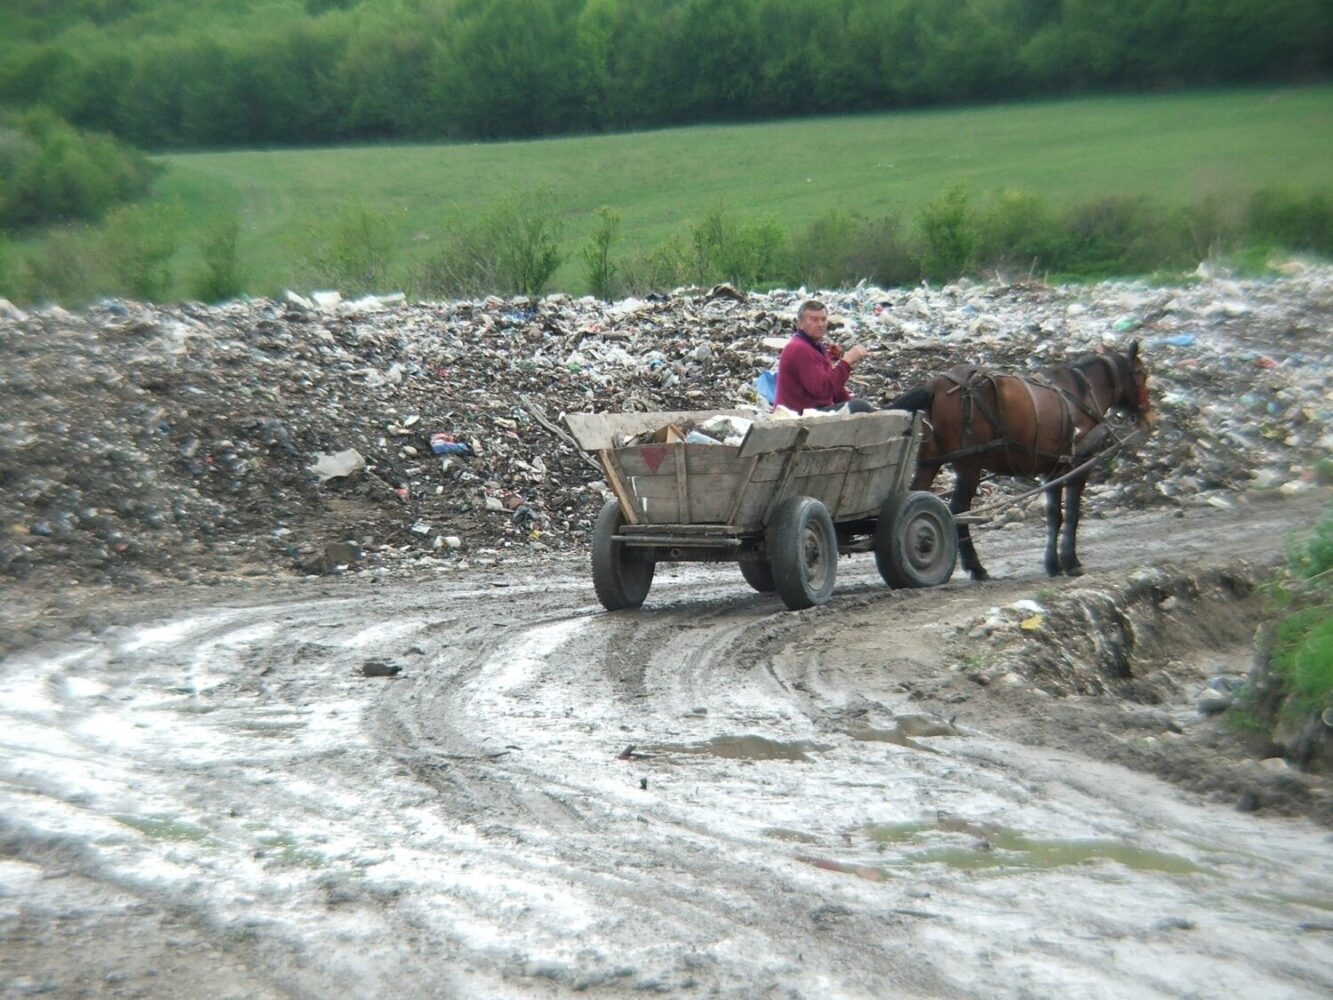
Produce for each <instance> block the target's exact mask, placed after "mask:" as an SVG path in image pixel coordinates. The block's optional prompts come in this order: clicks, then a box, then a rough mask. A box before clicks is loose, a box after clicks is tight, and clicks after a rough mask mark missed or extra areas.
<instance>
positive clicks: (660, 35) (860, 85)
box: [0, 0, 1333, 149]
mask: <svg viewBox="0 0 1333 1000" xmlns="http://www.w3.org/2000/svg"><path fill="white" fill-rule="evenodd" d="M12 4H13V6H12V7H11V9H10V11H9V13H8V14H4V15H0V17H3V18H7V19H8V21H7V22H5V21H0V26H4V27H7V28H8V31H0V35H7V36H8V41H7V42H0V95H3V96H2V97H0V100H5V101H6V102H8V103H10V104H12V105H16V106H18V107H31V106H36V105H43V106H46V107H48V108H50V109H52V110H53V111H55V112H56V113H58V114H59V115H61V116H62V117H64V118H66V119H68V120H69V121H71V122H73V123H75V124H76V125H79V126H81V127H84V128H88V129H93V130H97V131H104V132H110V133H112V134H114V135H117V136H119V137H121V138H122V139H125V140H127V141H129V142H132V143H134V144H135V145H138V146H142V147H147V148H154V149H166V148H202V147H209V148H220V147H235V146H254V145H271V144H280V145H292V144H309V143H331V142H344V141H365V140H378V139H422V140H426V139H498V138H518V137H530V136H540V135H552V134H561V133H586V132H596V131H608V130H626V129H634V128H641V127H649V126H661V125H672V124H684V123H696V122H707V121H720V120H730V121H735V120H753V119H762V118H771V117H779V116H793V115H807V114H822V113H832V112H854V111H869V110H885V109H897V108H909V107H922V106H931V105H940V104H947V103H958V102H968V101H993V100H1004V99H1012V98H1019V97H1038V96H1054V95H1063V94H1070V93H1080V92H1088V91H1094V90H1118V89H1144V88H1157V87H1169V86H1182V85H1207V84H1216V83H1243V82H1253V81H1272V80H1291V79H1298V80H1299V79H1311V78H1316V77H1321V76H1326V75H1327V74H1328V72H1329V70H1330V68H1333V5H1329V4H1328V3H1326V2H1324V0H377V2H375V3H369V2H357V0H304V2H299V0H275V2H272V3H266V4H256V3H251V2H248V0H212V2H211V3H192V4H188V5H182V4H181V3H179V2H175V0H65V2H53V0H12Z"/></svg>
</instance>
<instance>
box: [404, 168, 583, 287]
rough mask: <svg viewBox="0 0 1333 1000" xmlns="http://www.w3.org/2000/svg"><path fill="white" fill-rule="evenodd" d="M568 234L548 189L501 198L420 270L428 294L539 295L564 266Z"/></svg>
mask: <svg viewBox="0 0 1333 1000" xmlns="http://www.w3.org/2000/svg"><path fill="white" fill-rule="evenodd" d="M563 230H564V226H563V223H562V221H561V218H560V215H559V212H558V210H557V209H556V207H555V198H554V195H553V194H552V193H551V191H550V190H549V189H547V188H541V189H539V190H537V191H529V192H526V193H524V194H520V195H515V196H510V197H507V198H504V199H502V200H501V201H500V202H499V203H498V204H497V205H496V206H495V207H494V208H492V209H491V210H490V212H488V213H487V214H486V215H485V216H484V217H483V218H482V219H481V221H479V222H477V223H476V224H475V225H472V226H468V227H465V228H463V229H460V230H456V231H454V232H452V233H449V234H447V235H446V238H445V246H444V249H443V250H441V251H440V252H439V253H437V254H435V255H434V256H432V257H431V258H429V259H428V260H427V261H426V262H425V264H423V265H422V266H421V267H420V268H419V269H418V270H417V274H416V278H415V284H416V287H417V288H418V290H419V291H420V292H421V293H423V294H433V295H444V296H461V297H467V296H478V295H485V294H490V293H495V294H500V295H513V294H523V295H539V294H541V291H542V289H544V288H545V287H546V285H547V283H548V282H549V281H550V280H551V277H552V276H553V275H554V274H555V272H556V270H557V269H558V268H559V267H560V264H561V262H562V258H561V255H560V236H561V234H562V232H563Z"/></svg>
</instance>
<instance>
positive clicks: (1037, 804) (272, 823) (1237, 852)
mask: <svg viewBox="0 0 1333 1000" xmlns="http://www.w3.org/2000/svg"><path fill="white" fill-rule="evenodd" d="M1185 520H1186V523H1184V524H1181V523H1178V522H1176V521H1174V520H1172V521H1166V522H1165V524H1164V521H1163V518H1161V516H1160V515H1159V516H1157V517H1156V518H1154V517H1152V516H1149V515H1140V516H1137V517H1135V518H1126V519H1124V520H1123V521H1119V522H1116V523H1114V524H1112V523H1098V522H1089V523H1088V525H1087V526H1086V527H1085V530H1087V535H1086V538H1087V543H1086V545H1085V548H1086V554H1085V560H1087V561H1088V562H1089V564H1090V565H1100V566H1112V567H1120V568H1125V567H1132V566H1134V565H1135V560H1136V559H1137V558H1138V555H1137V552H1138V549H1137V548H1127V547H1126V546H1125V545H1124V544H1123V539H1124V538H1125V537H1126V532H1129V533H1130V534H1131V535H1137V536H1139V537H1142V538H1146V539H1149V540H1150V544H1151V540H1154V539H1155V540H1156V542H1157V543H1158V544H1159V548H1160V549H1162V550H1164V551H1168V552H1170V553H1172V554H1181V555H1182V556H1183V557H1184V558H1191V557H1192V555H1191V553H1193V552H1196V551H1206V550H1207V548H1208V547H1209V546H1210V545H1211V546H1213V547H1216V545H1217V544H1218V543H1217V539H1219V538H1226V537H1231V538H1242V539H1244V541H1243V542H1241V543H1238V544H1243V545H1245V546H1248V547H1249V548H1250V549H1253V551H1255V552H1259V551H1261V546H1262V545H1267V546H1268V547H1269V548H1271V547H1272V546H1273V544H1274V539H1275V538H1276V537H1278V532H1277V529H1276V528H1274V527H1273V526H1272V525H1268V526H1266V527H1265V526H1264V525H1262V524H1261V525H1259V526H1257V527H1256V526H1255V525H1250V526H1249V527H1247V529H1246V531H1244V532H1239V533H1238V531H1237V528H1236V525H1235V524H1234V523H1233V522H1231V521H1228V520H1227V519H1226V518H1224V517H1222V516H1221V515H1215V516H1210V517H1200V518H1187V519H1185ZM1260 520H1262V519H1260ZM1277 520H1278V521H1280V518H1278V519H1277ZM1265 523H1266V522H1265ZM1264 539H1266V541H1264ZM985 545H986V548H985V550H984V552H983V557H984V558H986V559H987V561H988V562H989V563H991V564H992V567H993V568H994V569H997V570H998V571H1000V572H1005V573H1008V574H1011V575H1013V574H1017V578H1016V579H1012V580H1010V581H1008V582H1001V583H998V584H989V585H986V586H976V585H973V584H970V583H967V582H957V583H954V584H950V585H948V586H947V587H945V588H942V589H940V590H937V591H931V592H912V593H901V592H898V593H895V592H887V591H885V590H884V589H883V588H882V586H881V585H880V584H879V583H878V582H877V577H876V576H875V573H874V569H873V562H872V561H870V560H869V559H866V558H861V559H856V560H851V561H849V562H847V563H845V564H844V566H842V567H840V569H845V571H846V572H845V573H844V574H843V585H842V586H840V587H839V593H838V596H837V597H836V598H835V602H834V604H833V605H831V606H829V607H828V608H824V609H815V610H812V611H810V612H804V613H801V614H790V613H787V612H785V611H784V610H783V609H782V608H781V605H780V603H779V602H778V601H777V600H776V599H775V598H772V597H760V596H756V595H754V594H752V593H751V592H750V591H749V590H748V589H747V588H746V587H745V585H744V584H743V583H742V582H741V581H740V579H739V574H737V573H736V572H735V570H734V569H732V568H727V567H724V568H708V567H689V568H686V569H681V570H679V571H674V570H672V571H664V572H663V573H662V574H661V575H660V578H659V580H658V581H657V583H656V584H655V586H654V590H653V593H652V594H651V595H650V598H649V605H648V607H647V608H645V609H644V610H643V611H642V612H640V613H618V614H605V613H602V612H601V611H600V609H599V608H598V607H596V606H595V605H592V604H590V603H588V602H589V601H590V600H591V587H590V585H589V583H588V581H587V579H586V577H584V576H582V575H580V574H579V573H577V572H575V573H574V574H573V575H570V574H569V573H568V572H565V573H557V574H548V575H547V576H546V577H545V578H535V577H534V578H528V579H521V578H520V579H515V578H514V577H513V575H512V574H510V575H508V576H505V575H503V574H502V575H495V576H492V577H483V578H479V580H478V581H475V582H453V583H442V584H439V585H430V586H424V587H423V586H421V585H415V586H413V587H400V588H383V589H378V590H375V591H371V592H367V593H364V594H360V595H358V596H356V597H352V598H346V597H331V598H320V599H313V600H303V601H295V602H287V603H281V604H274V605H270V606H260V607H250V608H219V609H210V610H205V611H201V612H197V613H193V614H187V615H184V616H181V617H178V618H175V619H172V620H170V621H168V622H165V623H163V624H161V625H158V626H151V627H145V628H137V629H127V630H119V631H116V632H113V633H110V634H108V635H106V636H103V637H100V638H99V639H97V640H92V639H89V640H88V641H86V642H83V643H66V644H63V645H59V646H56V647H43V648H41V649H37V650H30V651H28V652H26V653H24V654H21V655H19V656H17V657H13V658H11V659H10V660H7V661H5V663H4V664H3V669H2V670H0V725H2V726H3V729H0V733H2V734H3V735H0V751H2V753H0V757H2V758H3V759H2V760H0V817H2V818H3V821H4V833H3V837H2V838H0V843H3V845H4V852H3V856H0V935H4V933H5V931H6V930H7V929H11V928H19V929H22V928H27V927H29V926H31V924H32V914H33V913H35V912H37V909H40V907H39V904H42V905H46V904H49V905H50V906H53V907H54V906H57V901H58V899H59V896H58V894H57V893H56V892H55V890H54V888H52V889H43V880H42V879H41V878H40V877H37V876H38V875H39V874H40V873H45V874H47V875H57V874H60V873H61V872H65V871H68V872H73V873H77V876H78V878H79V879H81V880H86V881H89V882H90V883H91V884H93V885H101V886H103V887H104V890H105V902H104V903H102V904H101V905H102V906H104V908H105V912H104V913H103V914H102V916H101V917H100V918H99V919H100V921H101V923H100V925H99V926H101V927H102V928H103V929H104V930H107V931H109V932H111V940H118V941H119V943H120V945H121V947H119V948H118V949H117V955H118V956H121V957H118V958H117V959H116V960H117V961H121V962H126V961H129V962H131V963H132V959H126V958H124V957H123V956H125V955H126V954H130V953H133V952H134V951H135V949H136V947H137V944H136V934H137V935H140V936H151V935H153V934H158V933H160V932H158V931H155V930H153V928H152V926H151V925H152V921H151V920H149V919H147V918H146V917H145V918H140V919H134V918H132V917H127V916H124V915H119V916H118V914H119V913H120V910H118V909H117V907H118V906H121V904H119V903H116V902H115V899H116V898H118V897H117V896H116V893H124V892H128V893H130V894H131V895H132V896H133V897H134V898H136V899H139V900H141V901H145V902H146V903H147V904H149V905H151V906H153V907H155V908H157V909H158V910H160V911H166V912H173V913H179V914H182V915H183V916H184V917H185V919H186V920H187V921H188V922H189V926H190V928H192V931H191V933H192V934H193V935H194V938H196V939H198V940H199V941H202V942H203V945H201V947H200V950H199V951H198V953H197V954H196V955H195V957H194V958H193V959H192V960H191V961H192V963H193V964H191V965H189V966H185V967H182V970H181V971H180V973H179V975H180V977H181V978H180V980H179V981H178V985H182V986H183V985H184V984H188V983H198V982H201V981H208V975H209V973H210V971H211V970H215V969H216V970H217V976H218V981H219V982H221V981H223V979H224V978H225V981H227V982H228V983H232V982H235V983H239V984H240V986H239V991H241V992H249V993H252V994H253V995H256V996H263V995H327V994H328V993H329V992H330V991H332V992H339V993H344V994H346V993H360V994H363V995H370V994H375V993H383V992H386V991H391V992H394V993H397V994H400V995H408V996H435V995H449V996H460V997H469V996H476V997H489V996H497V995H505V996H520V997H521V996H554V995H564V994H567V993H569V992H571V991H575V990H581V991H586V992H589V993H591V994H593V995H614V996H620V995H629V994H633V993H636V992H640V991H643V990H653V991H665V992H671V991H679V992H684V993H689V994H691V995H692V994H695V993H704V994H708V993H715V994H718V995H734V996H742V995H743V996H747V997H748V996H775V997H776V996H782V997H823V996H841V997H877V996H883V995H886V993H893V994H894V995H901V996H913V995H919V996H951V995H957V996H964V995H969V996H970V995H981V994H985V995H995V994H998V995H1015V996H1016V995H1024V994H1027V995H1050V994H1052V993H1061V992H1064V993H1069V992H1079V993H1082V994H1083V995H1088V996H1107V997H1115V996H1142V995H1178V994H1180V993H1183V992H1191V991H1192V992H1194V993H1197V994H1198V995H1201V996H1210V995H1218V996H1221V995H1227V996H1235V995H1247V994H1249V995H1256V996H1259V995H1265V996H1267V995H1274V994H1275V993H1280V994H1284V995H1292V996H1299V995H1312V996H1313V995H1322V994H1325V993H1327V992H1328V990H1329V989H1333V982H1330V980H1329V975H1328V973H1327V971H1326V970H1327V969H1328V968H1329V967H1330V963H1329V962H1328V961H1327V958H1328V957H1329V955H1328V948H1327V938H1326V936H1325V937H1321V936H1320V935H1318V934H1301V933H1300V932H1298V931H1297V930H1296V929H1295V928H1296V924H1297V922H1298V920H1299V919H1300V918H1301V917H1302V916H1304V917H1307V918H1308V917H1309V915H1310V914H1311V913H1314V914H1316V915H1317V914H1318V913H1319V912H1321V911H1320V910H1319V908H1318V906H1317V905H1315V904H1316V902H1317V900H1318V899H1320V898H1325V899H1326V898H1327V897H1328V896H1329V895H1330V886H1333V875H1330V872H1329V866H1328V863H1327V861H1326V847H1327V845H1326V838H1325V837H1324V835H1323V834H1322V833H1321V832H1320V831H1317V830H1314V829H1312V828H1310V827H1309V826H1308V824H1300V823H1292V822H1287V821H1276V820H1265V819H1260V818H1256V817H1248V816H1239V815H1236V814H1233V813H1230V812H1228V811H1225V810H1219V809H1217V808H1215V807H1208V806H1205V805H1202V804H1198V803H1195V802H1192V801H1177V799H1178V796H1177V795H1176V794H1175V793H1174V791H1173V790H1172V789H1170V788H1169V787H1168V786H1164V785H1162V784H1160V783H1159V782H1156V781H1154V780H1153V779H1150V778H1146V777H1143V776H1139V775H1134V774H1131V773H1129V772H1126V771H1123V770H1122V769H1119V768H1115V767H1111V766H1109V765H1105V764H1101V763H1100V762H1097V761H1088V760H1085V759H1082V758H1078V757H1075V756H1071V755H1060V754H1052V753H1049V752H1043V751H1036V750H1030V749H1027V748H1024V747H1020V746H1017V745H1015V744H1009V743H1005V742H1004V741H1002V740H999V739H997V738H995V737H993V736H990V735H988V734H987V733H986V732H985V731H984V729H985V727H984V726H983V727H980V729H973V730H968V731H967V733H966V734H965V735H962V736H954V737H919V738H918V740H917V743H918V745H919V747H920V749H914V748H913V747H912V745H910V744H895V743H892V742H883V741H877V740H875V739H857V738H856V732H855V730H856V727H869V728H871V729H878V730H884V729H887V728H889V727H890V726H892V725H893V722H894V719H895V716H896V715H898V714H900V713H903V712H910V711H913V710H914V709H915V702H914V700H913V699H914V694H915V692H916V690H917V689H918V688H919V686H920V682H921V680H922V678H921V677H919V676H917V675H918V674H920V673H924V672H927V671H929V670H932V669H934V670H938V669H940V647H941V645H942V642H943V640H944V637H946V636H947V635H948V634H949V631H950V629H951V628H952V627H953V626H954V624H956V623H958V622H960V621H964V620H966V619H967V618H968V617H969V616H976V615H977V614H980V613H983V612H984V611H985V609H986V607H987V606H989V605H990V604H992V603H1002V602H1004V601H1007V600H1012V599H1013V598H1014V597H1015V596H1020V595H1021V596H1027V595H1030V594H1031V593H1032V591H1033V590H1034V589H1036V588H1037V587H1039V586H1046V585H1048V584H1046V582H1045V579H1044V578H1043V577H1037V576H1036V575H1035V573H1030V572H1029V567H1031V568H1032V569H1035V567H1036V560H1035V555H1034V553H1036V552H1037V551H1038V547H1037V546H1034V545H1033V544H1032V542H1031V539H1030V538H1028V537H1027V536H1026V534H1025V533H1024V534H1020V533H1016V532H1000V533H997V534H995V535H993V536H991V537H989V538H988V539H987V540H986V542H985ZM1247 551H1248V550H1247ZM494 584H505V586H496V585H494ZM1055 585H1056V586H1060V585H1062V584H1058V583H1057V584H1055ZM370 658H379V659H386V660H389V661H391V662H392V663H395V664H400V665H402V666H403V667H404V670H403V672H402V674H401V676H399V677H397V678H394V679H379V678H374V679H371V678H366V677H363V676H361V672H360V666H361V664H362V663H363V662H364V661H365V660H367V659H370ZM719 741H721V742H719ZM728 741H729V742H728ZM630 744H634V745H635V747H636V749H635V751H634V756H631V757H630V758H629V759H625V760H621V759H618V754H619V752H620V751H621V750H622V749H623V748H624V747H626V746H628V745H630ZM926 751H930V752H926ZM645 783H646V787H644V785H645ZM803 859H804V860H803ZM814 862H818V864H816V863H814ZM50 881H51V884H52V886H58V885H59V884H60V883H61V882H62V880H61V879H58V878H57V879H52V880H50ZM43 901H45V902H44V903H43ZM25 907H26V910H25ZM35 908H36V909H35ZM86 911H87V908H86V907H85V912H86ZM25 913H27V914H28V916H27V917H25V916H24V914H25ZM7 939H9V940H13V938H12V936H7ZM139 950H141V951H143V952H144V954H146V955H150V956H151V955H153V954H155V953H160V949H159V951H158V952H154V950H153V949H151V948H140V949H139ZM9 954H10V956H11V957H10V958H5V957H0V975H3V976H8V979H7V980H6V979H0V982H8V983H13V982H17V981H18V979H17V977H18V976H19V975H20V974H22V975H27V976H30V974H31V973H30V970H33V969H39V968H43V967H45V968H47V969H48V971H47V972H45V973H44V974H45V975H46V977H47V979H46V980H42V981H39V982H37V983H36V985H37V986H43V985H46V984H54V986H55V987H56V989H55V990H54V992H56V993H60V991H61V989H62V988H66V989H67V991H72V990H70V989H68V988H69V987H71V984H72V981H71V980H69V979H68V978H66V979H61V978H60V977H61V976H62V975H64V976H69V975H78V974H79V971H80V966H79V964H78V958H77V956H76V957H74V958H73V959H71V956H69V955H68V954H67V953H62V954H59V955H48V954H47V953H46V952H44V951H43V950H42V949H41V947H40V942H39V941H37V940H36V939H35V938H34V939H33V941H32V942H31V943H30V944H28V945H24V946H21V947H19V948H18V949H17V950H14V949H10V951H9ZM94 958H95V956H93V957H90V958H89V959H88V961H89V962H92V961H94ZM110 960H111V959H110V958H108V957H106V956H103V957H102V958H100V959H98V961H104V962H105V961H110ZM145 961H147V959H146V960H145ZM10 963H12V964H10ZM62 963H63V964H62ZM94 968H96V970H97V971H96V973H94V972H93V969H94ZM61 970H67V971H61ZM68 970H73V971H72V972H71V971H68ZM1321 970H1324V971H1321ZM133 971H135V970H134V969H133V968H131V972H133ZM137 971H138V972H139V973H142V976H141V978H139V979H135V978H134V977H133V975H130V976H129V978H126V979H125V980H123V982H124V983H125V984H126V985H125V987H124V990H123V992H124V995H131V994H132V993H133V992H134V987H135V986H136V984H137V985H138V986H139V987H145V986H146V987H147V993H148V995H155V994H154V990H160V991H161V992H159V993H157V994H156V995H165V994H166V993H168V992H171V990H170V987H171V985H172V984H171V982H169V981H168V980H166V979H163V978H146V977H147V970H146V969H144V968H139V969H138V970H137ZM153 971H159V970H153ZM224 972H225V974H226V975H225V977H224V976H223V973H224ZM83 974H84V975H91V976H92V977H93V978H95V979H97V980H98V981H101V980H102V979H103V978H104V975H105V972H104V971H103V970H102V969H101V968H100V967H95V966H89V967H88V968H85V969H83ZM201 975H202V976H203V978H202V979H200V978H199V977H200V976H201ZM189 976H193V977H194V978H193V979H191V978H188V977H189ZM177 992H179V990H177ZM113 995H114V994H113Z"/></svg>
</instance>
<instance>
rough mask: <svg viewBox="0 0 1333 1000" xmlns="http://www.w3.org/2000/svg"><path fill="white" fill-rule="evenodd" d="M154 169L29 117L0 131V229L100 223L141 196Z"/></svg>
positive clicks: (122, 150) (114, 146) (49, 119)
mask: <svg viewBox="0 0 1333 1000" xmlns="http://www.w3.org/2000/svg"><path fill="white" fill-rule="evenodd" d="M160 169H161V168H160V167H156V166H154V165H153V164H151V163H149V161H148V160H147V158H145V157H144V156H143V155H142V154H141V153H139V152H137V151H136V150H134V149H131V148H130V147H129V146H126V145H124V144H122V143H120V142H117V141H116V140H114V139H111V138H109V137H106V136H99V135H93V134H91V133H87V132H81V131H79V130H78V129H75V128H74V127H73V126H71V125H70V124H68V123H67V122H65V121H64V120H62V119H61V118H59V117H57V116H56V115H53V114H51V113H50V112H47V111H30V112H28V113H27V114H25V115H21V116H19V117H16V118H12V119H10V120H9V121H8V122H7V123H4V124H3V127H0V227H2V228H10V229H17V228H22V227H28V226H36V225H44V224H49V223H52V222H75V221H92V220H96V219H100V218H101V217H102V215H103V214H104V213H105V212H106V211H107V210H108V209H109V208H111V207H112V206H113V205H117V204H120V203H122V202H126V201H130V200H132V199H134V198H137V197H139V196H140V195H142V194H144V193H145V192H146V191H147V190H148V188H149V186H150V185H151V184H152V182H153V179H154V178H155V177H156V176H157V175H158V173H159V172H160Z"/></svg>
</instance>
